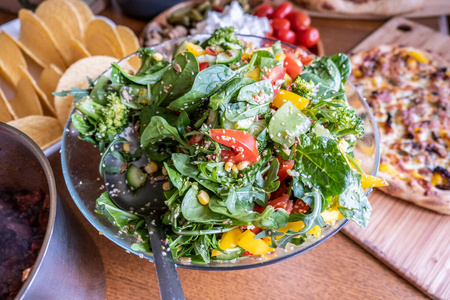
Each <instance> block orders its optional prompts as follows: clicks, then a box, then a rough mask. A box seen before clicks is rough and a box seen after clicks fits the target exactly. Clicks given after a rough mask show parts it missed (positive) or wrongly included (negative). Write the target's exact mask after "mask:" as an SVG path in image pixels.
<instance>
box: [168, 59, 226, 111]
mask: <svg viewBox="0 0 450 300" xmlns="http://www.w3.org/2000/svg"><path fill="white" fill-rule="evenodd" d="M233 76H234V71H233V70H231V69H230V68H228V67H227V66H225V65H221V64H220V65H213V66H211V67H209V68H206V69H204V70H203V71H201V72H200V73H198V75H197V76H196V77H195V80H194V84H193V85H192V88H191V90H190V91H189V92H188V93H186V94H184V95H182V96H181V97H179V98H178V99H176V100H174V101H172V102H171V103H170V105H169V107H170V108H172V109H174V110H177V111H179V110H186V112H188V113H189V112H192V111H195V109H196V107H198V102H199V101H200V100H202V98H205V97H208V96H210V95H211V94H213V93H215V92H217V90H219V88H220V87H221V86H222V85H223V84H224V83H225V82H227V81H228V80H229V79H230V78H232V77H233ZM196 104H197V105H196Z"/></svg>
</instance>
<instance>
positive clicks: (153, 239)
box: [104, 143, 185, 300]
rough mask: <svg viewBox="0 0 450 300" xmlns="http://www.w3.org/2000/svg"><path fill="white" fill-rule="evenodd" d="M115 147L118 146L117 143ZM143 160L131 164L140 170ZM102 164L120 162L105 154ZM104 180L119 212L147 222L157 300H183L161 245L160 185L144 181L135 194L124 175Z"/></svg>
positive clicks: (167, 250)
mask: <svg viewBox="0 0 450 300" xmlns="http://www.w3.org/2000/svg"><path fill="white" fill-rule="evenodd" d="M116 145H117V146H119V147H120V148H121V147H122V144H121V143H117V144H116ZM147 161H148V160H147V158H146V157H145V156H143V157H141V159H139V160H138V161H136V162H133V163H134V164H135V165H136V166H138V167H140V166H142V165H145V164H146V163H147ZM105 164H106V165H108V166H116V167H119V168H120V167H121V165H122V162H121V161H120V160H119V159H117V158H116V157H114V156H113V155H111V154H108V155H107V156H106V159H105ZM104 179H105V182H106V189H107V191H108V193H109V195H110V197H111V200H112V201H113V202H114V204H116V205H117V206H118V207H119V208H121V209H123V210H126V211H132V212H134V213H137V214H138V215H140V216H142V217H143V218H144V219H145V221H146V223H147V228H148V231H149V234H150V243H151V245H152V251H153V258H154V262H155V268H156V275H157V277H158V283H159V293H160V295H161V299H163V300H166V299H167V300H168V299H171V300H172V299H185V298H184V294H183V289H182V287H181V284H180V279H179V277H178V272H177V270H176V266H175V263H174V261H173V257H172V253H171V252H170V248H169V246H168V244H167V243H165V242H163V241H165V240H166V237H165V235H164V232H163V228H162V226H161V221H160V216H161V214H162V213H163V212H164V211H166V210H167V206H166V205H165V203H164V194H163V189H162V182H157V183H151V182H150V181H149V180H147V181H146V183H145V184H144V186H142V187H141V188H139V189H137V190H136V191H129V190H130V188H129V187H128V185H127V183H126V180H125V173H120V172H105V174H104Z"/></svg>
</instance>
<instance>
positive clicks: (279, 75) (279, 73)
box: [261, 66, 286, 94]
mask: <svg viewBox="0 0 450 300" xmlns="http://www.w3.org/2000/svg"><path fill="white" fill-rule="evenodd" d="M285 73H286V71H285V70H284V68H283V67H282V66H278V67H275V68H273V69H269V70H267V71H266V75H262V76H261V80H266V79H270V82H271V83H272V85H274V84H275V82H277V81H278V80H280V79H284V74H285ZM275 94H276V93H275Z"/></svg>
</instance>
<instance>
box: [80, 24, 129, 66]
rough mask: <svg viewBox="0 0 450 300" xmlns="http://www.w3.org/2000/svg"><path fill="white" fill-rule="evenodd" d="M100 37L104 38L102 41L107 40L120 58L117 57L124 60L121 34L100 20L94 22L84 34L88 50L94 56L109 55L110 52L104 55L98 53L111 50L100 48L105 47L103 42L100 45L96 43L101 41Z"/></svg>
mask: <svg viewBox="0 0 450 300" xmlns="http://www.w3.org/2000/svg"><path fill="white" fill-rule="evenodd" d="M100 36H101V37H102V39H101V40H104V39H106V40H107V41H108V42H109V44H110V45H111V46H109V47H112V49H113V50H114V52H115V53H117V55H118V56H115V57H117V58H122V57H124V56H125V49H124V47H123V45H122V43H121V42H120V38H119V34H118V33H117V31H116V28H115V27H113V26H112V25H111V24H110V23H109V22H108V21H106V20H104V19H100V18H99V19H95V20H92V21H91V22H90V23H89V25H88V27H87V29H86V31H85V33H84V40H85V44H86V48H87V49H88V51H89V52H90V53H91V54H92V55H106V54H105V53H108V52H104V53H103V54H100V53H98V52H99V51H101V50H103V51H108V50H109V49H101V48H100V47H105V43H104V42H103V41H100V42H101V43H100V44H98V43H96V42H95V41H96V40H99V37H100ZM96 53H98V54H96ZM110 53H111V52H110Z"/></svg>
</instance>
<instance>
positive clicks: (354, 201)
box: [338, 172, 372, 227]
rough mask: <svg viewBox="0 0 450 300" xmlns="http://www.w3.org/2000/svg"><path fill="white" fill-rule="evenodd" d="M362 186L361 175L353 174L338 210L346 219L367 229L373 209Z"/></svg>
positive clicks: (341, 196) (340, 199) (342, 195)
mask: <svg viewBox="0 0 450 300" xmlns="http://www.w3.org/2000/svg"><path fill="white" fill-rule="evenodd" d="M360 186H361V175H360V174H358V173H356V172H352V176H350V180H349V183H348V185H347V189H346V190H345V191H344V192H343V193H342V194H341V195H340V196H339V206H338V209H339V211H340V212H341V214H342V215H343V216H344V217H345V218H346V219H348V220H353V221H354V222H355V223H356V224H358V225H359V226H361V227H366V226H367V224H368V222H369V219H370V214H371V212H372V207H371V206H370V203H369V200H368V199H367V196H366V195H365V194H364V191H363V190H362V189H361V188H360Z"/></svg>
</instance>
